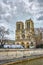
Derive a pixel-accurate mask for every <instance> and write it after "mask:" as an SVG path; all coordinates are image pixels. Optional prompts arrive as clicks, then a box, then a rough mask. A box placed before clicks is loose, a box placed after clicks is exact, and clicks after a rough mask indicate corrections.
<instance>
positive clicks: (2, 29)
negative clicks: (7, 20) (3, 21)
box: [0, 26, 9, 45]
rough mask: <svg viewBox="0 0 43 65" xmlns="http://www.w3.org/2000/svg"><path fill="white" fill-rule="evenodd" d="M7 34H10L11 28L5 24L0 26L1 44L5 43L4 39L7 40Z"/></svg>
mask: <svg viewBox="0 0 43 65" xmlns="http://www.w3.org/2000/svg"><path fill="white" fill-rule="evenodd" d="M5 35H9V29H6V28H5V27H4V26H1V27H0V41H1V45H2V44H3V40H5Z"/></svg>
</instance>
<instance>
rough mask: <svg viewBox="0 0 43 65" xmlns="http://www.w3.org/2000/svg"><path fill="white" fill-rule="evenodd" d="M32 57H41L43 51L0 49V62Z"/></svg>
mask: <svg viewBox="0 0 43 65" xmlns="http://www.w3.org/2000/svg"><path fill="white" fill-rule="evenodd" d="M32 55H43V49H0V60H7V59H14V58H19V57H24V56H32Z"/></svg>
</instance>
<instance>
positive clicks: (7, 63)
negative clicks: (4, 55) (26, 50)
mask: <svg viewBox="0 0 43 65" xmlns="http://www.w3.org/2000/svg"><path fill="white" fill-rule="evenodd" d="M41 58H43V55H35V56H29V57H22V58H16V59H11V60H4V61H3V63H0V65H12V64H18V63H22V62H26V61H33V60H36V59H41Z"/></svg>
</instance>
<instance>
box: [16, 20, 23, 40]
mask: <svg viewBox="0 0 43 65" xmlns="http://www.w3.org/2000/svg"><path fill="white" fill-rule="evenodd" d="M23 29H24V23H23V22H22V21H19V22H17V23H16V40H18V39H19V40H20V39H22V36H21V34H22V30H23Z"/></svg>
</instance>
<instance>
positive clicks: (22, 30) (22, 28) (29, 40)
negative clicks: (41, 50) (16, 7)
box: [15, 19, 36, 48]
mask: <svg viewBox="0 0 43 65" xmlns="http://www.w3.org/2000/svg"><path fill="white" fill-rule="evenodd" d="M15 44H18V45H19V44H20V45H22V46H23V47H24V48H35V46H36V45H35V44H36V43H35V32H34V23H33V21H32V20H31V19H29V20H26V21H25V24H24V23H23V22H22V21H18V22H17V23H16V34H15Z"/></svg>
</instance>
